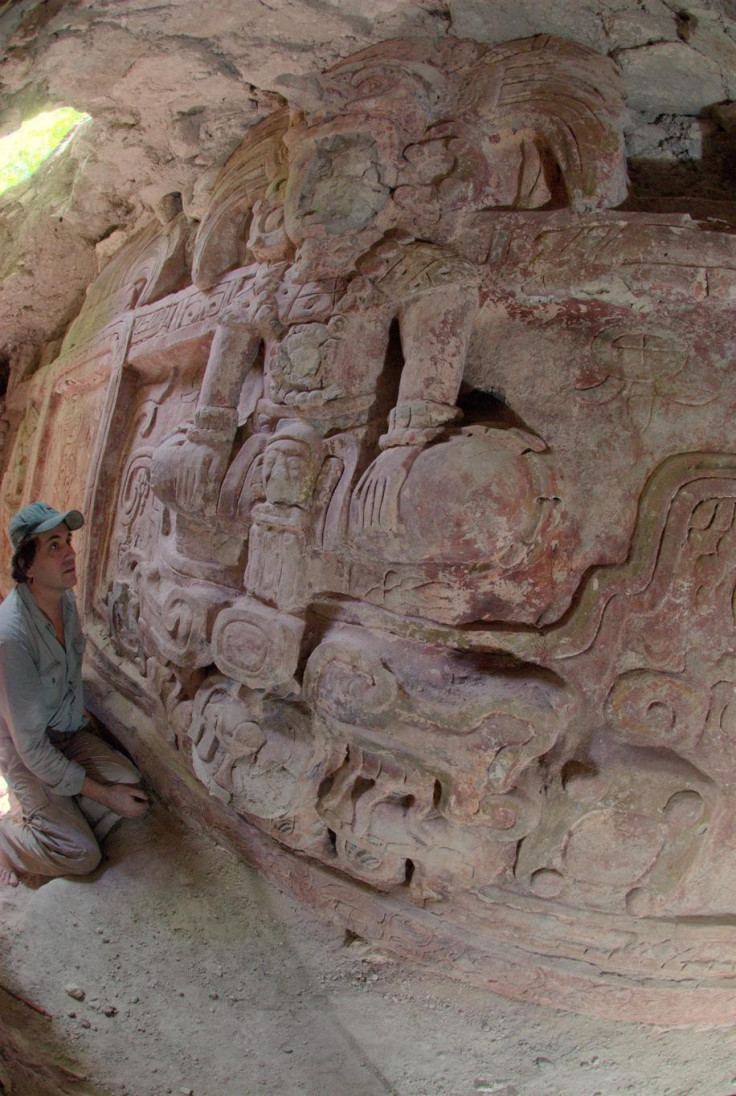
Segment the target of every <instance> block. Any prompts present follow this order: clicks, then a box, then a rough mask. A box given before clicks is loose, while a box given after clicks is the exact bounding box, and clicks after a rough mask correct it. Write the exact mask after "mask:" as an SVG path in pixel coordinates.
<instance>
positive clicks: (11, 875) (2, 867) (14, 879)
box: [0, 854, 18, 887]
mask: <svg viewBox="0 0 736 1096" xmlns="http://www.w3.org/2000/svg"><path fill="white" fill-rule="evenodd" d="M17 886H18V876H17V875H16V874H15V872H14V871H13V869H12V868H10V867H8V865H7V864H6V863H5V861H4V859H3V857H2V854H0V887H17Z"/></svg>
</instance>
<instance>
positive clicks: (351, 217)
mask: <svg viewBox="0 0 736 1096" xmlns="http://www.w3.org/2000/svg"><path fill="white" fill-rule="evenodd" d="M284 91H285V98H286V100H287V102H286V103H285V105H284V107H283V109H281V110H278V111H276V112H275V113H274V114H273V115H271V116H270V117H268V118H266V119H265V120H263V121H262V122H260V123H259V124H258V125H256V126H255V127H253V128H252V129H251V130H250V131H249V132H248V134H247V135H246V138H245V140H244V141H243V144H242V145H241V147H240V148H239V149H238V150H237V151H236V152H235V154H234V155H233V157H232V158H231V160H230V161H229V162H228V164H226V166H225V168H224V169H223V170H222V172H221V175H220V177H219V179H218V180H217V181H216V183H215V185H214V187H213V190H212V196H211V202H210V205H209V207H208V209H207V210H206V212H205V214H204V217H203V219H202V221H201V223H200V224H199V225H196V226H195V225H190V224H189V223H188V222H187V219H186V217H185V215H184V214H183V213H182V212H181V211H180V210H179V209H178V208H176V206H175V203H174V204H171V203H170V208H169V207H167V209H168V214H167V216H163V215H162V222H164V223H162V224H159V225H158V226H156V227H152V228H150V229H147V230H145V232H144V233H143V234H142V235H141V237H140V238H139V239H138V240H137V241H134V242H133V243H132V244H131V245H129V247H128V249H127V250H125V251H123V252H121V253H119V254H118V256H116V258H115V260H114V261H113V263H111V264H110V267H108V268H107V270H106V271H105V272H104V273H103V275H102V276H101V278H100V280H99V282H98V283H96V286H93V287H92V288H91V289H90V291H89V293H88V297H87V303H86V305H85V307H84V308H83V310H82V313H81V314H80V316H79V317H78V319H77V320H76V321H75V323H74V325H73V327H72V329H71V330H70V333H69V335H68V337H67V340H66V343H65V345H64V347H63V350H62V354H61V356H60V357H59V359H57V361H56V362H55V363H52V364H51V365H50V366H48V367H46V369H45V371H42V372H41V373H40V374H38V375H37V376H36V377H34V379H33V388H32V391H31V390H28V392H27V395H28V417H27V418H26V419H25V422H24V424H23V425H22V426H20V428H19V429H18V430H17V433H16V434H15V440H14V443H13V444H12V447H11V455H10V459H9V463H8V464H7V467H6V470H5V480H4V495H5V504H6V506H7V505H11V502H10V501H9V500H10V499H12V500H15V501H13V502H12V506H14V505H15V504H16V502H17V501H19V500H20V498H21V495H23V497H24V499H25V497H26V496H28V497H30V494H29V492H30V487H29V486H28V485H29V484H32V485H34V487H33V492H30V493H38V491H37V487H38V485H42V486H43V488H44V491H45V493H46V494H47V495H49V496H50V501H52V502H54V501H56V499H57V498H58V497H59V496H60V495H61V494H63V495H64V500H66V501H67V502H68V500H69V499H70V498H72V497H73V498H74V499H76V498H79V499H80V500H81V498H82V497H85V492H86V506H87V507H88V509H89V511H90V514H91V520H90V521H89V522H88V526H87V537H88V548H87V553H86V557H85V558H86V572H85V591H84V605H85V608H86V617H87V620H86V623H87V632H88V635H89V638H90V655H91V659H92V662H93V665H94V680H93V685H94V688H95V689H97V695H98V706H99V709H100V714H101V715H102V716H103V718H107V719H108V720H109V721H110V722H111V723H112V725H113V726H114V727H115V729H116V730H118V732H119V733H122V734H123V736H124V737H126V735H127V738H126V741H127V744H128V745H129V746H130V748H131V749H132V750H133V751H134V752H135V751H136V748H137V747H138V749H139V750H142V751H143V753H144V754H145V757H146V758H148V760H149V762H150V764H151V766H152V767H153V768H154V769H156V771H158V772H164V773H166V774H169V775H167V776H166V781H167V782H168V783H167V786H169V787H171V786H172V785H171V779H170V773H171V772H183V773H185V774H186V778H184V777H182V783H183V784H185V785H186V786H187V788H189V791H188V792H187V794H188V795H196V797H198V798H197V800H196V801H197V803H198V806H197V808H196V809H197V810H199V811H201V812H203V813H204V815H205V817H206V818H207V819H208V821H209V823H210V824H211V825H213V826H215V827H218V826H219V827H221V828H224V829H226V830H227V832H228V833H229V834H230V837H231V839H232V840H236V841H237V840H239V841H240V842H241V845H242V847H243V849H244V850H245V853H246V855H248V856H250V857H251V859H253V860H255V861H256V862H257V863H259V864H261V865H262V866H264V868H265V869H266V870H268V871H270V872H271V873H272V874H273V875H275V876H276V877H277V878H281V879H283V880H284V881H285V882H286V883H287V884H289V885H292V886H293V887H294V888H295V889H296V890H298V891H299V892H300V893H302V894H304V895H305V896H306V897H307V898H308V899H309V900H310V901H313V902H314V903H315V904H316V905H318V906H321V907H322V908H324V909H329V910H330V911H331V913H332V915H334V916H337V917H339V918H341V919H342V920H343V921H344V923H345V924H346V925H348V927H351V928H352V929H353V931H358V929H356V927H355V926H356V925H357V926H360V931H366V932H372V933H373V934H375V935H376V936H382V938H383V939H384V940H385V942H386V943H387V944H389V945H390V946H395V947H397V948H399V949H400V950H403V951H405V952H407V953H410V954H416V955H427V954H430V953H432V954H436V955H442V956H444V955H452V956H453V959H454V961H456V962H457V964H458V969H462V970H463V971H464V972H465V973H466V975H468V976H474V977H477V979H479V980H481V981H483V980H485V983H487V984H492V985H494V986H495V987H496V988H500V989H502V990H504V991H505V992H508V993H511V994H516V995H518V996H527V997H530V998H533V999H537V1000H553V1001H555V1003H558V1004H564V1005H567V1006H569V1007H578V1008H583V1009H588V1010H591V1011H596V1012H599V1013H601V1014H604V1015H616V1016H628V1017H631V1018H635V1017H639V1018H647V1019H651V1018H652V1017H653V1016H654V1015H655V1014H656V1016H657V1017H658V1018H661V1019H663V1020H667V1021H670V1020H671V1021H673V1022H685V1021H687V1020H690V1019H691V1018H692V1017H693V1016H695V1017H696V1018H701V1019H703V1018H705V1019H708V1018H713V1017H715V1015H716V1012H718V1010H720V1012H719V1013H718V1019H722V1018H723V1013H724V1010H725V1012H726V1013H728V1015H729V1016H731V1017H733V1015H734V1014H735V1013H736V986H734V984H733V978H732V974H731V971H730V969H729V968H728V964H723V965H722V966H716V967H713V968H709V970H710V972H711V973H710V974H709V977H710V978H711V983H712V984H711V983H709V984H708V986H707V987H705V988H703V987H702V986H701V987H700V989H698V988H693V981H694V979H695V978H696V973H695V972H696V971H697V972H698V974H697V977H699V973H700V969H701V968H700V964H702V963H707V962H708V959H707V956H708V955H709V954H710V953H711V950H712V941H711V938H710V936H708V932H710V929H708V928H707V926H706V927H705V928H704V929H703V933H702V935H701V936H699V935H698V932H699V930H698V926H697V925H696V923H695V921H696V920H697V919H698V918H701V919H703V922H704V924H705V922H708V925H710V926H711V927H712V926H713V925H714V924H716V923H718V925H719V929H718V931H719V932H720V933H721V936H722V937H723V946H724V947H725V948H727V949H728V948H731V949H732V950H733V947H734V943H736V938H732V937H731V935H730V934H731V933H732V931H733V930H732V929H731V928H729V927H728V926H729V925H730V923H731V922H730V921H729V920H728V918H731V919H732V917H733V914H734V912H736V893H734V888H733V885H732V883H731V882H730V880H731V879H736V863H732V861H733V860H734V855H733V851H732V850H733V848H734V847H736V843H735V842H734V840H733V834H732V823H731V821H730V820H731V819H732V818H733V815H734V810H733V807H734V791H733V788H734V782H733V777H732V772H733V756H732V755H733V752H734V751H733V739H734V728H735V727H736V722H735V720H734V688H736V663H735V662H734V639H735V638H736V609H735V608H734V606H735V605H736V600H735V598H736V595H735V594H734V583H733V579H732V577H731V576H732V574H733V562H734V553H735V552H736V536H735V533H734V530H735V529H736V455H734V454H735V450H734V434H733V421H734V410H735V408H734V403H736V386H735V385H734V379H733V370H734V365H733V347H734V339H733V321H732V316H731V309H732V300H733V295H734V285H735V284H736V277H735V275H734V270H736V240H735V238H734V236H733V235H731V234H728V233H726V232H722V231H720V229H719V228H718V227H717V226H714V225H712V224H711V225H710V226H709V227H708V229H707V230H705V229H704V228H702V227H701V226H700V225H699V224H698V223H696V222H695V221H692V220H691V219H690V218H688V217H680V216H677V217H673V216H671V215H667V216H665V215H655V214H651V213H643V212H641V213H640V212H636V211H635V210H632V209H628V208H627V209H626V210H622V209H621V208H618V207H620V206H621V205H622V203H623V202H624V199H625V198H626V195H627V184H626V164H625V159H624V153H623V140H622V124H623V123H622V119H623V111H624V103H623V99H622V95H621V91H620V86H619V78H618V72H617V69H616V66H615V65H614V64H613V63H612V62H611V61H610V60H608V59H606V58H604V57H602V56H599V55H598V54H596V53H594V52H593V51H591V50H589V49H586V48H584V47H582V46H580V45H575V44H573V43H569V42H565V41H561V40H558V39H554V38H550V37H539V38H534V39H528V40H523V41H518V42H511V43H507V44H505V45H502V46H497V47H493V48H489V47H487V46H483V45H480V44H478V43H475V42H470V41H460V40H455V39H451V38H446V39H444V40H441V41H434V40H433V41H424V40H410V41H409V40H407V41H404V40H396V41H390V42H385V43H383V44H382V45H381V46H377V47H374V48H371V49H369V50H366V51H364V52H363V53H360V54H357V55H355V56H353V57H348V58H346V59H345V60H344V61H342V62H340V64H338V65H337V66H335V67H334V68H333V69H331V70H330V71H328V72H325V73H315V74H313V76H310V77H309V78H300V79H296V78H294V79H292V80H287V81H285V82H284ZM189 256H191V272H190V271H189V269H188V267H187V262H188V257H189ZM113 332H114V337H113V334H112V333H113ZM11 395H12V394H11ZM15 398H16V402H17V401H19V400H20V398H21V397H20V396H17V397H15ZM10 405H12V398H11V400H10V404H9V406H10ZM18 406H20V405H19V404H18ZM12 409H13V408H12V406H11V411H12ZM80 417H81V418H84V419H85V421H86V423H87V429H86V432H83V433H82V434H81V435H80V434H79V432H77V433H76V434H75V435H74V437H75V439H79V438H80V437H81V441H79V440H76V441H75V445H76V446H77V448H76V449H74V448H73V446H72V445H71V443H65V442H64V441H63V438H62V439H60V440H57V441H55V442H54V443H53V451H54V454H55V455H56V457H57V465H56V468H57V470H56V471H55V472H53V473H52V472H50V471H48V470H47V471H46V472H44V473H43V475H42V474H41V471H40V465H39V463H38V458H37V453H38V446H39V444H40V442H39V439H40V438H49V437H52V436H53V437H56V436H57V435H56V434H54V433H53V431H54V430H56V429H57V428H58V431H59V432H60V433H61V434H62V435H63V437H64V438H67V439H68V438H69V430H68V429H67V428H66V427H68V423H69V422H70V421H71V420H72V419H74V420H75V421H76V420H78V419H79V418H80ZM11 421H14V422H15V423H20V421H21V417H20V415H19V414H18V413H16V417H15V419H14V420H12V418H11ZM72 450H73V451H72ZM47 468H48V466H47ZM88 469H89V470H90V471H89V475H88V476H87V470H88ZM24 485H25V486H24ZM64 500H61V501H64ZM105 683H107V684H105ZM111 689H114V690H115V693H116V696H117V699H116V698H115V697H113V696H112V695H111ZM120 705H127V707H125V712H126V713H128V715H126V716H125V717H123V716H122V715H120V714H119V713H120V712H121V711H122V710H123V709H122V708H121V707H120ZM131 711H133V712H135V713H138V714H139V715H140V720H138V721H137V722H136V725H135V729H134V730H128V731H126V720H128V719H129V714H130V712H131ZM116 713H117V714H116ZM136 718H137V717H136ZM192 788H195V789H196V792H193V791H192V790H191V789H192ZM176 794H178V793H175V792H172V795H176ZM718 919H723V926H720V922H719V920H718ZM563 922H564V925H565V931H564V932H563V931H562V930H561V928H560V926H561V925H562V923H563ZM673 941H675V942H677V947H675V944H674V943H673ZM681 943H682V952H680V951H679V950H678V949H679V948H680V944H681ZM668 949H670V951H671V952H672V955H674V954H675V953H676V954H678V955H681V956H682V957H681V961H680V962H679V965H677V964H675V962H674V960H673V961H672V964H670V966H669V967H668V968H667V972H666V974H663V973H662V967H661V964H660V961H659V957H660V956H661V955H662V954H664V953H665V952H668ZM709 949H710V950H709ZM668 954H669V952H668ZM589 956H593V958H589ZM603 970H605V971H606V972H607V973H602V971H603ZM472 972H477V973H476V974H473V973H472ZM626 987H628V988H626ZM688 987H689V988H688ZM625 990H626V991H625ZM629 991H630V992H629ZM711 991H712V992H711ZM693 1002H695V1003H693Z"/></svg>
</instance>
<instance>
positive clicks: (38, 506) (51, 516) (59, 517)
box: [9, 502, 84, 552]
mask: <svg viewBox="0 0 736 1096" xmlns="http://www.w3.org/2000/svg"><path fill="white" fill-rule="evenodd" d="M62 521H65V522H66V524H67V526H68V527H69V528H70V529H81V528H82V526H83V525H84V515H83V514H81V513H80V511H79V510H66V511H65V512H64V513H63V514H62V513H60V512H59V511H58V510H55V509H54V507H53V506H49V504H48V503H47V502H29V503H28V506H24V507H23V509H22V510H19V511H18V513H17V514H14V515H13V517H12V518H11V519H10V527H9V531H10V543H11V544H12V545H13V551H14V552H17V550H18V549H19V548H20V546H21V544H22V543H23V541H24V540H28V538H29V537H35V536H36V534H37V533H47V532H48V531H49V529H55V528H56V526H57V525H61V523H62Z"/></svg>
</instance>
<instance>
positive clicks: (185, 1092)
mask: <svg viewBox="0 0 736 1096" xmlns="http://www.w3.org/2000/svg"><path fill="white" fill-rule="evenodd" d="M179 1092H180V1093H181V1096H194V1090H193V1089H191V1088H180V1089H179Z"/></svg>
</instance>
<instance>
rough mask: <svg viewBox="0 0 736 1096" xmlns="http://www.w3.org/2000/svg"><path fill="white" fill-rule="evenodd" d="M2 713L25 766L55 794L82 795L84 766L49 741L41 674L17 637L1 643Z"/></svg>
mask: <svg viewBox="0 0 736 1096" xmlns="http://www.w3.org/2000/svg"><path fill="white" fill-rule="evenodd" d="M0 715H1V716H2V718H3V720H4V722H5V725H6V727H7V728H8V732H9V734H10V737H11V739H12V740H13V745H14V746H15V748H16V750H17V752H18V756H19V757H20V759H21V761H22V762H23V764H24V765H25V766H26V768H27V769H29V770H30V771H31V772H32V773H33V775H34V776H37V777H38V779H39V780H41V781H42V782H43V783H44V784H47V785H48V786H49V787H50V789H51V790H52V791H53V792H54V793H55V794H56V795H79V793H80V792H81V790H82V784H83V783H84V780H85V778H86V773H85V771H84V768H83V767H82V766H81V765H80V764H79V763H78V762H77V761H70V760H69V758H68V757H65V756H64V754H63V753H62V752H61V750H57V748H56V747H55V746H54V745H53V743H52V742H51V741H50V739H49V736H48V734H47V733H46V727H47V717H48V713H47V710H46V706H45V704H44V702H43V682H42V680H41V675H40V674H39V672H38V668H37V667H36V664H35V662H34V660H33V658H32V657H31V655H30V653H29V652H28V651H27V650H26V648H25V647H24V646H23V644H22V643H20V642H18V641H15V640H6V641H5V642H3V643H2V644H1V645H0Z"/></svg>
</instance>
